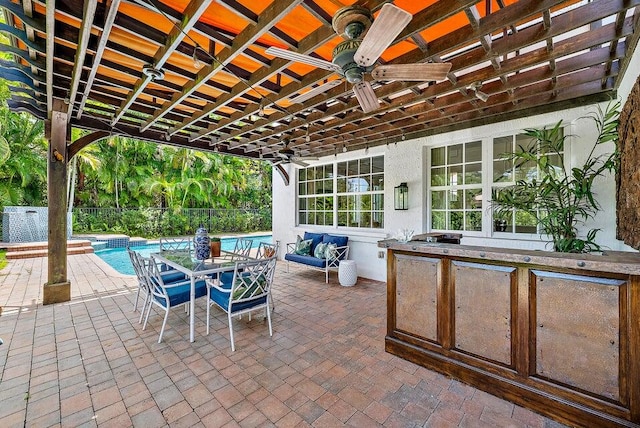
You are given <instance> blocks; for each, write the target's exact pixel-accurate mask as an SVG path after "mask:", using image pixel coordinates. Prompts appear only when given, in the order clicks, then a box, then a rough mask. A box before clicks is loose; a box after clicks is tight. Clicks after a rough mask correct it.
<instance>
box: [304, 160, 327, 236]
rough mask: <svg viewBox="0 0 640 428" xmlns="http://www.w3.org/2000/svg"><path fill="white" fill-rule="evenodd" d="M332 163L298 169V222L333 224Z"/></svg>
mask: <svg viewBox="0 0 640 428" xmlns="http://www.w3.org/2000/svg"><path fill="white" fill-rule="evenodd" d="M333 176H334V175H333V165H322V166H314V167H310V168H304V169H299V170H298V223H299V224H317V225H333V218H334V217H333V201H334V200H335V199H334V198H335V196H334V194H333V193H334V191H333Z"/></svg>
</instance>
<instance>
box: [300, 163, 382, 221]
mask: <svg viewBox="0 0 640 428" xmlns="http://www.w3.org/2000/svg"><path fill="white" fill-rule="evenodd" d="M334 168H335V172H334ZM335 201H337V203H336V202H335ZM298 224H314V225H326V226H337V227H361V228H376V229H382V228H384V156H376V157H368V158H363V159H354V160H350V161H345V162H338V163H336V164H329V165H323V166H316V167H310V168H305V169H299V170H298Z"/></svg>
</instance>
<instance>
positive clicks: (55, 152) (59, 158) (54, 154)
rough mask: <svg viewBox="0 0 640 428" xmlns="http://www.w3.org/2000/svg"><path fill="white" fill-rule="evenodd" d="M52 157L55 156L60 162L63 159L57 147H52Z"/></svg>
mask: <svg viewBox="0 0 640 428" xmlns="http://www.w3.org/2000/svg"><path fill="white" fill-rule="evenodd" d="M53 157H54V158H56V160H57V161H58V162H62V161H63V160H64V156H62V153H60V152H59V151H58V149H53Z"/></svg>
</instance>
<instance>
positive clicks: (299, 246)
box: [294, 236, 312, 256]
mask: <svg viewBox="0 0 640 428" xmlns="http://www.w3.org/2000/svg"><path fill="white" fill-rule="evenodd" d="M311 242H312V240H311V239H302V238H301V237H300V236H298V238H297V239H296V249H295V250H294V253H296V254H298V255H300V256H308V255H309V254H311Z"/></svg>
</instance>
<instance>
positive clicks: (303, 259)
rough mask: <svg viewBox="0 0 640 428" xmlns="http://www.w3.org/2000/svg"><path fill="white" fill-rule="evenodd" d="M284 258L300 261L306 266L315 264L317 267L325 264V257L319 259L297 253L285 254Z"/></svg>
mask: <svg viewBox="0 0 640 428" xmlns="http://www.w3.org/2000/svg"><path fill="white" fill-rule="evenodd" d="M284 259H285V260H289V261H290V262H297V263H302V264H305V265H308V266H315V267H317V268H324V267H325V266H326V264H327V260H326V259H319V258H317V257H313V256H301V255H299V254H285V256H284Z"/></svg>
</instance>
